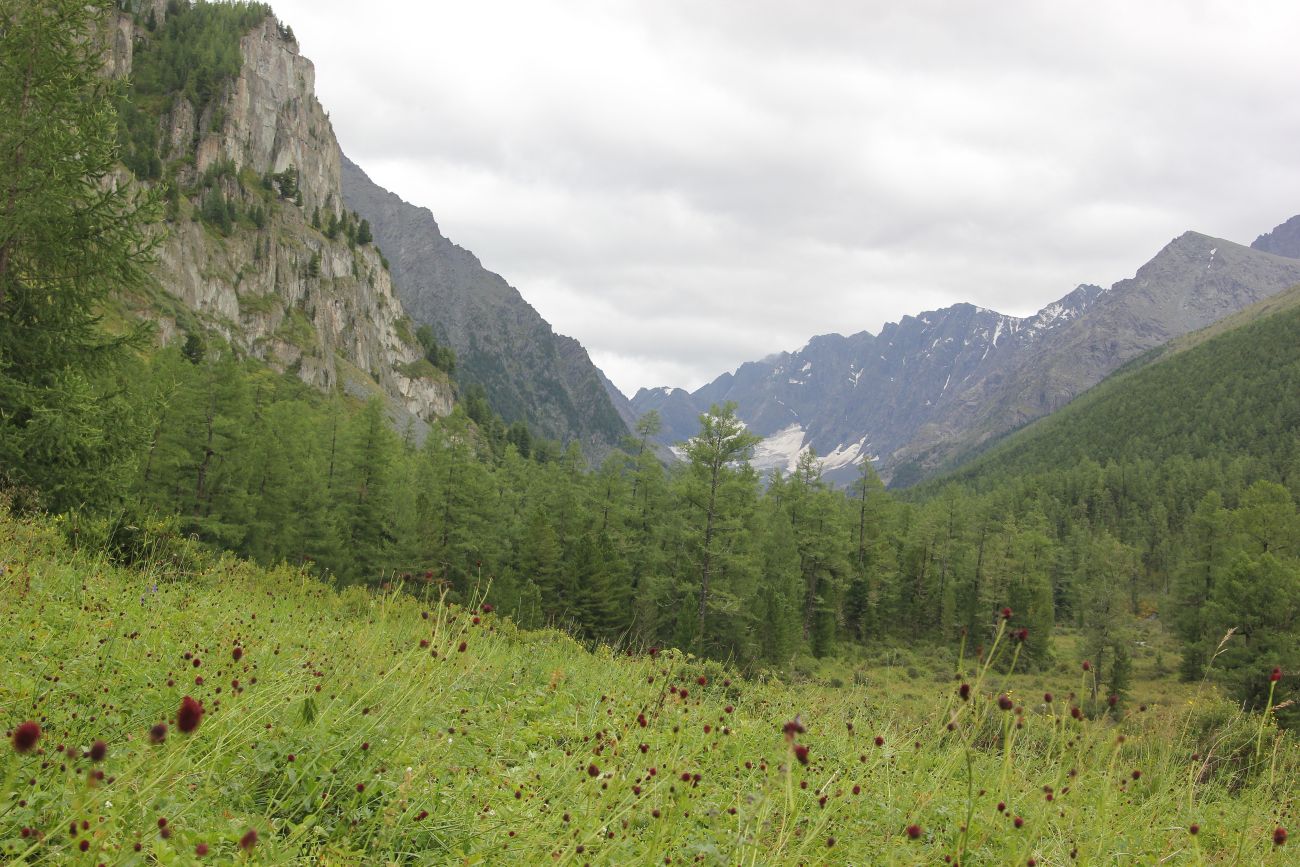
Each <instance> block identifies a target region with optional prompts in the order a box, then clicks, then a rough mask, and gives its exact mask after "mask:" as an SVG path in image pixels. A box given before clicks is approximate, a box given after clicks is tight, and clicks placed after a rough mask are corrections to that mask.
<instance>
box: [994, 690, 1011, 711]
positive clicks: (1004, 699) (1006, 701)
mask: <svg viewBox="0 0 1300 867" xmlns="http://www.w3.org/2000/svg"><path fill="white" fill-rule="evenodd" d="M1014 706H1015V702H1013V701H1012V700H1011V696H1009V695H1007V694H1006V693H1005V692H1004V693H1002V694H1001V695H1000V696H998V707H1000V708H1002V709H1003V710H1011V708H1012V707H1014Z"/></svg>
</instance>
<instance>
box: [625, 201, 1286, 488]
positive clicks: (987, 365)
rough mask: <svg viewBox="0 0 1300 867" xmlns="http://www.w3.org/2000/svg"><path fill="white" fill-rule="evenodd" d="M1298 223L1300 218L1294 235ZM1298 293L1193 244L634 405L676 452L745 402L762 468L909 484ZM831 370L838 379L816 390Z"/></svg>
mask: <svg viewBox="0 0 1300 867" xmlns="http://www.w3.org/2000/svg"><path fill="white" fill-rule="evenodd" d="M1293 224H1294V225H1297V226H1300V218H1296V219H1294V220H1292V221H1289V223H1288V224H1284V226H1288V225H1293ZM1279 228H1282V227H1279ZM1262 237H1269V236H1262ZM1275 237H1282V238H1283V240H1284V239H1285V238H1286V237H1289V236H1288V235H1286V233H1285V232H1283V233H1281V235H1280V236H1275ZM1259 243H1260V242H1258V241H1257V244H1259ZM1264 243H1265V244H1267V243H1268V242H1264ZM1277 243H1281V242H1276V243H1275V244H1274V247H1275V248H1277ZM1297 282H1300V261H1297V260H1296V259H1294V258H1290V257H1284V256H1280V255H1277V254H1274V253H1271V252H1268V251H1265V250H1261V249H1259V248H1258V247H1257V246H1256V247H1246V246H1243V245H1241V244H1237V243H1235V242H1232V241H1227V240H1224V239H1220V238H1213V237H1211V236H1208V235H1204V234H1201V233H1198V232H1193V231H1188V232H1184V233H1183V234H1182V235H1179V236H1178V237H1176V238H1174V239H1172V240H1171V241H1170V242H1169V243H1168V244H1166V245H1165V246H1164V247H1162V248H1161V250H1160V251H1158V252H1157V253H1156V255H1155V256H1154V257H1152V259H1151V260H1149V261H1148V262H1146V263H1145V264H1144V265H1142V266H1141V267H1140V268H1139V269H1138V270H1137V272H1136V273H1135V274H1134V276H1133V277H1131V278H1128V279H1126V280H1121V281H1118V282H1117V283H1115V284H1113V285H1112V286H1111V287H1110V288H1108V289H1102V288H1101V287H1099V286H1096V285H1093V284H1080V285H1079V286H1078V287H1076V288H1075V289H1074V290H1072V291H1071V292H1069V293H1067V294H1066V295H1065V296H1063V297H1062V298H1060V299H1057V300H1056V301H1053V302H1051V303H1050V304H1047V305H1045V306H1044V307H1043V308H1041V309H1040V310H1039V311H1037V312H1036V313H1034V314H1033V315H1031V316H1028V317H1014V316H1008V315H1005V314H1001V313H998V312H996V311H992V310H987V309H986V308H981V307H977V306H976V305H973V304H969V303H959V304H954V305H950V306H949V307H945V308H942V309H940V310H933V311H925V312H922V313H919V314H917V315H915V316H912V315H908V316H903V317H902V318H901V319H900V320H899V321H898V322H891V323H886V324H885V325H884V326H883V327H882V328H881V329H880V331H879V332H878V333H877V334H874V335H873V334H871V333H870V332H865V331H863V332H857V333H855V334H851V335H848V336H844V335H838V334H829V335H818V336H816V337H813V338H812V339H810V340H809V341H808V343H807V344H805V345H804V346H803V347H801V348H800V349H798V350H795V351H793V352H781V353H777V354H775V355H773V356H769V357H768V359H767V360H765V361H764V362H746V363H745V364H742V365H741V366H740V367H738V368H737V369H736V370H735V371H734V372H727V373H724V374H722V375H720V376H719V377H717V378H716V379H715V380H713V381H712V382H710V383H707V384H706V385H704V386H701V387H700V388H698V389H696V390H695V391H693V392H686V391H684V390H681V389H671V388H664V387H661V388H657V389H644V388H643V389H641V390H640V391H638V392H637V394H636V395H635V396H633V398H632V401H631V403H632V406H633V408H634V409H635V410H636V411H637V412H638V413H644V412H646V411H649V410H650V409H654V410H657V411H658V412H659V413H660V415H661V416H662V417H663V418H664V421H665V425H664V434H663V435H662V439H663V440H664V441H666V442H669V441H672V440H674V439H675V440H680V439H684V438H686V437H689V436H691V435H693V434H694V432H695V430H694V426H695V422H694V419H695V418H696V417H697V416H698V414H699V413H700V412H703V411H704V410H706V409H707V408H708V406H709V405H710V404H712V403H718V402H722V401H726V400H731V401H735V402H736V404H737V408H738V414H739V416H740V417H741V418H742V419H743V420H744V421H745V422H746V424H747V425H748V426H749V427H750V429H751V430H752V431H753V432H754V433H756V434H758V435H759V436H762V437H763V438H764V442H763V443H761V444H760V446H759V447H758V449H757V450H756V465H758V466H759V467H760V468H761V469H767V470H771V469H780V470H782V471H786V472H788V471H789V470H791V469H793V466H794V463H795V462H796V461H797V459H798V455H799V453H801V452H802V451H804V450H807V449H809V448H811V449H813V450H815V451H816V452H817V454H818V455H820V456H823V457H824V458H825V459H826V463H825V468H826V470H827V475H828V478H831V479H832V480H835V481H846V480H848V479H849V478H851V477H852V476H853V475H854V474H855V473H856V471H855V470H854V469H853V467H852V464H854V463H856V462H857V461H859V460H861V459H862V458H864V457H865V458H869V459H871V460H872V461H873V463H875V464H876V466H877V468H878V470H879V471H880V472H881V474H882V476H884V477H885V478H887V479H890V480H891V481H892V483H893V484H895V485H905V484H909V483H911V482H914V481H916V480H917V479H919V478H920V477H921V476H923V475H924V474H925V473H927V472H929V471H930V470H932V469H934V468H936V467H939V466H941V465H944V464H945V463H948V462H950V461H951V460H952V458H953V457H954V456H955V455H956V454H959V453H961V452H963V451H969V450H971V449H973V448H975V447H977V446H978V445H979V444H980V443H982V442H984V441H986V440H988V439H990V438H992V437H996V436H998V435H1000V434H1001V433H1004V432H1006V431H1008V430H1011V429H1014V428H1016V427H1019V426H1021V425H1023V424H1025V423H1026V422H1028V421H1030V420H1032V419H1034V418H1038V417H1041V416H1043V415H1046V414H1048V413H1050V412H1053V411H1055V410H1057V409H1059V408H1061V407H1063V406H1065V405H1066V404H1067V403H1069V402H1070V401H1071V400H1072V399H1073V398H1074V397H1075V396H1076V395H1078V394H1079V393H1081V392H1082V391H1084V390H1086V389H1087V388H1089V387H1090V386H1091V385H1093V384H1095V383H1096V382H1099V381H1100V380H1101V379H1102V378H1104V377H1105V376H1106V375H1107V374H1108V373H1109V372H1111V371H1112V370H1115V369H1117V368H1118V367H1120V366H1121V365H1123V364H1124V363H1126V362H1127V361H1130V360H1132V359H1134V358H1136V357H1138V356H1140V355H1141V354H1143V353H1145V352H1147V351H1149V350H1151V349H1153V348H1155V347H1156V346H1159V345H1161V344H1163V343H1165V342H1167V341H1168V340H1170V339H1173V338H1175V337H1178V336H1180V335H1182V334H1186V333H1188V332H1191V331H1195V330H1197V329H1199V328H1203V327H1205V326H1207V325H1209V324H1211V323H1212V322H1215V321H1217V320H1219V319H1222V318H1223V317H1225V316H1228V315H1231V314H1232V313H1235V312H1236V311H1238V310H1241V309H1243V308H1245V307H1248V306H1250V305H1251V304H1253V303H1255V302H1257V301H1259V300H1261V299H1263V298H1266V297H1268V296H1270V295H1272V294H1275V293H1277V292H1280V291H1282V290H1284V289H1286V288H1288V287H1289V286H1292V285H1294V284H1295V283H1297ZM823 368H824V369H829V370H831V371H832V374H831V376H830V377H827V376H825V375H822V376H820V377H819V370H820V369H823ZM828 380H829V381H828ZM850 381H851V384H850ZM810 386H811V388H810Z"/></svg>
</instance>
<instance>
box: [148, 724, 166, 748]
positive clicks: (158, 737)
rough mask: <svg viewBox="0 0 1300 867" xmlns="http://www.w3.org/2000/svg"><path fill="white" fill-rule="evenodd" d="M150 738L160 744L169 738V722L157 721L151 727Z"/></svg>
mask: <svg viewBox="0 0 1300 867" xmlns="http://www.w3.org/2000/svg"><path fill="white" fill-rule="evenodd" d="M149 740H151V741H153V742H154V743H156V744H160V743H162V742H163V741H165V740H167V723H155V724H154V725H153V726H152V727H150V729H149Z"/></svg>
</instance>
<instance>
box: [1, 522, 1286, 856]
mask: <svg viewBox="0 0 1300 867" xmlns="http://www.w3.org/2000/svg"><path fill="white" fill-rule="evenodd" d="M154 541H155V542H157V541H158V540H154ZM148 550H149V549H148V546H144V547H142V548H140V549H138V550H137V551H136V553H137V554H138V555H142V556H145V559H144V560H143V561H142V562H141V564H140V568H139V569H125V568H118V567H113V566H109V565H107V564H106V563H105V560H104V558H103V557H102V556H85V555H74V554H73V553H72V552H70V551H69V550H68V549H67V548H66V546H65V545H64V543H63V542H62V541H61V539H60V538H59V537H58V535H57V534H56V533H55V532H54V531H53V530H52V529H51V528H49V527H48V526H46V525H42V524H40V523H30V522H19V521H16V520H14V519H13V518H12V517H10V516H9V515H8V514H7V513H3V512H0V561H3V562H4V563H5V564H6V569H5V570H4V572H3V574H0V589H3V591H4V592H3V593H0V615H3V617H4V618H5V622H6V623H10V624H13V625H14V626H15V627H17V628H14V629H8V630H5V631H4V633H3V634H2V635H0V698H2V699H3V704H2V705H0V706H3V708H4V711H3V713H4V726H5V727H6V729H7V740H8V743H5V744H3V745H0V772H3V773H4V775H5V779H7V780H13V779H15V778H21V779H23V780H25V781H29V782H27V783H25V784H24V786H23V797H22V798H21V800H15V799H12V798H10V799H9V805H8V808H7V809H5V810H4V811H2V812H0V854H2V855H3V857H4V858H5V860H7V861H11V862H14V863H19V862H23V863H26V862H29V861H32V860H49V861H55V862H64V861H75V860H77V859H81V860H84V861H86V862H87V863H95V862H99V861H102V862H107V863H116V864H147V863H162V864H182V863H195V862H196V861H197V860H198V859H199V858H206V859H207V860H209V861H215V862H217V863H223V862H226V861H234V860H239V859H244V860H251V861H253V862H255V863H267V864H270V863H275V864H309V863H311V864H316V863H349V864H356V863H392V862H409V863H451V862H455V863H514V864H537V863H543V862H550V861H554V862H556V863H562V864H583V863H591V864H649V863H662V862H663V860H664V859H665V858H671V859H672V860H673V861H674V862H679V863H680V862H692V861H702V862H703V863H790V864H793V863H818V864H861V863H935V862H938V861H941V860H943V859H944V858H945V856H948V857H952V856H956V857H957V858H958V859H960V858H961V853H962V852H963V851H964V852H965V854H966V858H967V863H1000V864H1023V863H1026V861H1027V860H1029V859H1037V860H1039V862H1040V863H1070V862H1071V860H1072V859H1074V858H1077V859H1078V861H1079V862H1080V863H1097V862H1102V861H1109V860H1112V859H1113V858H1115V857H1119V856H1118V854H1117V853H1120V852H1123V853H1125V857H1127V858H1131V859H1135V860H1139V861H1141V862H1142V863H1155V862H1158V861H1161V860H1166V861H1167V860H1169V859H1170V858H1172V857H1175V856H1176V855H1177V853H1182V855H1183V856H1187V853H1188V847H1189V846H1191V845H1194V846H1195V847H1198V848H1196V850H1195V851H1197V852H1198V853H1199V852H1204V853H1205V854H1206V855H1207V856H1208V857H1209V858H1211V859H1215V860H1217V859H1219V858H1226V857H1227V852H1229V851H1233V852H1235V853H1236V855H1237V856H1239V857H1240V858H1242V859H1243V860H1246V861H1248V862H1249V863H1252V864H1282V863H1285V856H1286V852H1285V851H1284V850H1281V849H1280V848H1279V847H1278V845H1276V844H1275V843H1274V842H1273V838H1274V834H1275V828H1276V827H1277V825H1278V824H1279V822H1290V821H1292V819H1291V817H1292V816H1293V815H1294V814H1293V812H1292V811H1293V810H1294V798H1295V786H1294V780H1295V779H1296V776H1295V774H1296V769H1297V758H1298V755H1297V752H1296V750H1295V748H1294V746H1293V745H1292V744H1291V743H1290V742H1289V741H1287V740H1281V741H1279V742H1278V747H1277V752H1276V753H1275V754H1274V755H1273V757H1272V763H1273V769H1274V770H1275V772H1276V779H1277V780H1278V783H1279V784H1278V785H1276V786H1269V785H1267V784H1266V782H1265V781H1264V780H1265V779H1266V777H1264V775H1262V774H1261V777H1260V778H1259V781H1258V782H1255V781H1254V780H1255V778H1251V777H1248V776H1246V775H1245V774H1244V772H1243V770H1242V764H1241V757H1240V755H1241V752H1242V747H1240V746H1239V743H1240V742H1242V741H1245V742H1248V743H1253V735H1254V732H1255V726H1254V725H1252V723H1251V721H1250V720H1249V719H1247V718H1243V717H1241V716H1240V715H1239V714H1234V712H1233V711H1232V709H1231V708H1230V707H1226V708H1225V707H1224V706H1223V705H1222V704H1219V703H1217V702H1211V701H1208V697H1207V696H1200V697H1199V698H1198V702H1199V703H1200V705H1203V706H1205V707H1206V708H1207V710H1205V711H1202V712H1199V715H1196V716H1194V717H1193V718H1192V720H1191V722H1192V723H1193V724H1194V725H1192V726H1190V727H1189V726H1187V725H1184V724H1183V721H1182V718H1181V717H1180V716H1179V715H1178V713H1180V711H1178V710H1177V709H1175V708H1170V709H1164V708H1159V707H1152V708H1150V709H1149V711H1148V712H1145V713H1134V714H1131V715H1128V716H1126V717H1125V718H1123V719H1122V720H1119V721H1116V722H1108V721H1102V720H1098V721H1091V720H1087V719H1080V720H1076V719H1073V718H1072V717H1071V714H1070V712H1069V708H1070V705H1069V703H1068V701H1067V700H1066V699H1065V698H1060V699H1053V700H1051V701H1048V702H1047V703H1046V704H1042V703H1040V702H1038V701H1037V700H1036V699H1035V700H1034V701H1030V700H1029V699H1025V700H1024V704H1025V708H1024V709H1023V711H1022V712H1023V716H1022V717H1021V716H1017V717H1016V718H1017V719H1020V720H1022V724H1023V728H1022V725H1020V724H1017V725H1016V726H1015V727H1014V728H1012V727H1011V726H1010V723H1009V722H1008V721H1009V720H1010V719H1011V717H1012V715H1011V714H1009V713H1006V712H1004V711H1002V710H999V708H998V705H997V702H996V701H995V700H994V697H993V696H994V694H996V693H997V692H998V691H999V690H1002V689H1012V691H1013V692H1016V690H1015V689H1014V688H1013V687H1012V686H1011V685H1010V682H1008V681H1007V680H1006V679H1005V678H1003V677H1001V676H998V675H996V674H994V673H993V672H990V671H989V670H988V669H984V670H982V671H977V670H972V669H967V671H965V672H963V674H965V675H967V676H969V677H970V678H971V683H972V686H973V688H972V691H971V697H972V701H970V702H969V703H963V702H960V701H957V700H956V699H955V691H954V690H953V688H952V681H951V675H950V674H947V673H945V674H943V675H941V676H939V677H936V678H934V679H928V680H927V681H926V683H924V684H918V683H915V682H913V683H911V685H910V686H904V687H903V688H902V689H900V690H898V691H895V693H894V694H893V695H892V697H891V698H889V699H886V698H884V696H883V695H879V694H877V693H876V692H874V691H869V690H868V689H867V688H866V687H865V686H855V687H850V688H847V689H832V688H826V687H820V686H816V685H812V684H806V685H803V686H801V687H800V688H798V689H791V688H787V687H785V686H783V685H781V684H780V683H779V682H776V681H771V680H769V681H767V682H751V681H745V680H741V679H739V678H736V677H734V675H730V674H729V673H728V672H727V671H725V670H724V669H722V668H721V667H720V666H718V665H717V664H715V663H703V662H700V661H698V660H695V659H693V658H690V657H686V656H684V655H682V654H679V653H677V652H673V651H668V652H665V653H662V654H659V655H658V656H657V657H656V656H655V655H653V654H639V655H636V656H624V655H622V654H615V653H614V652H612V651H610V650H609V649H608V648H601V649H598V650H597V651H595V652H594V653H593V652H588V651H587V650H585V649H584V648H582V647H581V646H580V645H578V644H576V643H575V642H574V641H573V640H571V639H569V638H567V637H565V636H563V635H561V634H559V633H556V632H550V631H543V632H534V633H523V632H519V631H517V630H516V629H515V628H514V627H513V626H511V624H510V623H509V622H508V621H506V620H503V619H500V618H499V617H498V616H497V615H496V614H493V613H485V612H479V611H477V610H475V611H467V610H463V609H460V608H457V607H454V606H444V605H441V604H439V602H438V600H437V598H436V597H435V598H425V599H419V598H416V597H414V596H411V595H407V594H406V593H403V592H401V591H394V592H388V593H382V594H370V593H367V592H364V591H362V590H361V589H359V588H353V589H351V590H348V591H347V592H344V593H337V592H334V591H332V590H329V589H327V588H325V587H323V586H321V585H319V584H317V583H316V582H314V581H312V580H311V579H308V578H305V577H304V576H302V575H301V574H299V573H297V572H295V571H293V570H290V569H287V568H281V569H278V570H276V571H273V572H263V571H259V570H257V569H254V568H252V567H250V566H249V565H248V564H246V563H242V562H239V561H236V560H233V559H229V558H227V559H223V560H220V561H208V560H205V559H204V558H202V557H200V556H197V555H196V554H195V553H194V552H193V551H192V550H190V549H189V547H188V545H187V544H186V543H185V542H184V540H172V541H171V542H170V543H167V545H165V546H164V547H156V548H154V555H153V556H152V557H148V556H147V552H148ZM94 636H98V640H93V641H92V640H90V639H91V638H92V637H94ZM1003 646H1004V648H1005V643H1004V644H1003ZM936 673H937V674H938V672H936ZM915 680H916V679H915V678H913V679H912V681H915ZM1052 680H1053V681H1058V682H1049V683H1048V684H1046V686H1048V687H1049V688H1052V689H1054V691H1055V692H1056V694H1057V695H1060V696H1064V695H1065V694H1066V692H1067V690H1068V689H1069V688H1070V685H1071V683H1072V682H1075V683H1077V678H1076V677H1075V675H1074V673H1073V672H1071V673H1069V674H1057V675H1054V676H1053V677H1052ZM904 683H907V682H906V681H904ZM1014 683H1018V684H1021V688H1022V689H1023V691H1024V692H1025V694H1027V695H1041V693H1042V691H1043V686H1044V684H1041V683H1038V682H1036V681H1031V680H1028V679H1021V680H1017V681H1014ZM900 692H912V693H914V694H915V697H916V700H917V701H918V702H919V707H921V708H923V709H922V710H919V711H917V710H908V709H906V708H905V707H904V706H903V704H902V703H901V702H900V699H899V697H898V694H899V693H900ZM1018 713H1019V712H1018ZM950 720H951V723H952V725H951V727H950V731H947V732H946V733H945V723H947V722H948V721H950ZM788 721H792V725H791V726H789V727H788V728H787V731H788V734H783V733H782V728H783V724H785V723H787V722H788ZM805 729H806V731H805ZM1012 733H1014V734H1012ZM1224 733H1231V735H1232V737H1233V738H1234V740H1231V741H1227V740H1225V739H1224V738H1223V734H1224ZM1119 734H1122V735H1124V737H1123V738H1120V739H1117V735H1119ZM1004 741H1005V743H1004ZM792 744H797V747H794V746H792ZM1211 744H1213V745H1214V749H1215V752H1216V756H1217V758H1218V763H1217V764H1214V765H1211V764H1209V763H1208V762H1207V763H1204V764H1203V763H1201V762H1200V761H1198V760H1197V758H1196V757H1195V756H1192V753H1194V752H1197V751H1204V750H1206V749H1207V748H1208V747H1209V746H1210V745H1211ZM15 747H17V748H19V749H21V750H22V751H21V752H20V751H19V749H15ZM1189 756H1192V758H1190V759H1189ZM1287 781H1290V782H1287ZM976 791H979V792H980V795H979V796H978V797H976V796H975V795H974V793H975V792H976ZM1045 791H1046V792H1048V793H1050V794H1049V796H1047V797H1045V796H1044V792H1045ZM999 800H1001V801H1004V802H1005V804H1007V805H1010V807H1009V809H1005V810H1004V808H1003V807H1002V806H998V807H995V802H997V801H999ZM1013 815H1014V816H1015V817H1017V818H1016V819H1015V821H1014V822H1013V821H1012V816H1013ZM1192 822H1197V823H1200V825H1201V829H1202V833H1201V835H1200V836H1199V837H1196V838H1192V837H1189V835H1188V833H1187V831H1186V828H1187V825H1188V824H1189V823H1192ZM961 826H966V827H967V829H968V830H967V832H966V833H964V834H963V832H962V831H961ZM1189 840H1190V842H1189Z"/></svg>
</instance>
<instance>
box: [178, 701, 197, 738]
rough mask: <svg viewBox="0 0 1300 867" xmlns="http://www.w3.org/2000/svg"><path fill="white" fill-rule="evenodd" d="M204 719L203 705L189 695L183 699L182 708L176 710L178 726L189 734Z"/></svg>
mask: <svg viewBox="0 0 1300 867" xmlns="http://www.w3.org/2000/svg"><path fill="white" fill-rule="evenodd" d="M202 721H203V705H202V704H200V703H199V702H197V701H195V700H194V699H192V698H190V697H189V696H188V695H187V696H185V698H183V699H181V706H180V709H179V710H177V711H176V728H178V729H180V730H181V731H182V732H184V733H185V734H189V733H190V732H192V731H194V730H195V729H197V728H198V727H199V723H201V722H202Z"/></svg>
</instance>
